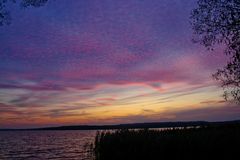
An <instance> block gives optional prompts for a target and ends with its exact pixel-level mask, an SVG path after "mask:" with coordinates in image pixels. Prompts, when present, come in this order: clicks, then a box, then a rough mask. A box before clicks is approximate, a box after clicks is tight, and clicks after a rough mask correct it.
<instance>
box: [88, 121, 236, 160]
mask: <svg viewBox="0 0 240 160" xmlns="http://www.w3.org/2000/svg"><path fill="white" fill-rule="evenodd" d="M239 146H240V123H231V124H215V125H208V126H195V127H182V128H169V129H163V130H156V129H147V128H145V129H137V130H136V129H135V130H134V129H120V130H117V131H102V132H97V134H96V137H95V144H94V147H93V150H92V152H93V155H94V159H95V160H113V159H114V160H158V159H163V160H164V159H165V160H166V159H209V158H214V159H216V158H220V159H236V158H235V157H238V156H239Z"/></svg>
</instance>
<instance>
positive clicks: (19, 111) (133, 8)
mask: <svg viewBox="0 0 240 160" xmlns="http://www.w3.org/2000/svg"><path fill="white" fill-rule="evenodd" d="M7 7H8V9H9V11H10V13H11V17H12V19H11V24H10V25H5V26H0V128H28V127H43V126H61V125H78V124H119V123H136V122H156V121H191V120H206V121H222V120H234V119H240V107H239V106H237V105H236V104H233V103H229V102H225V101H224V99H223V97H222V96H221V95H222V89H221V88H220V87H219V84H218V83H217V82H216V81H214V80H213V79H212V77H211V75H212V73H214V72H215V71H216V70H217V68H221V67H222V66H224V64H225V63H226V62H227V57H226V56H225V55H224V53H223V48H224V47H223V46H217V47H216V49H215V50H214V51H208V50H206V48H204V47H203V46H201V45H199V44H195V43H193V42H192V38H193V31H192V29H191V25H190V18H189V17H190V13H191V10H192V9H193V8H196V7H197V4H196V0H121V1H120V0H79V1H76V0H49V1H48V2H47V3H46V4H45V5H44V6H41V7H39V8H34V7H29V8H23V7H20V6H19V4H18V3H17V4H14V3H10V2H9V3H8V6H7Z"/></svg>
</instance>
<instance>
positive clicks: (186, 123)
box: [0, 120, 240, 131]
mask: <svg viewBox="0 0 240 160" xmlns="http://www.w3.org/2000/svg"><path fill="white" fill-rule="evenodd" d="M232 124H240V120H233V121H219V122H208V121H179V122H148V123H130V124H116V125H76V126H59V127H43V128H26V129H0V131H41V130H111V129H141V128H176V127H197V126H210V125H211V126H214V125H232Z"/></svg>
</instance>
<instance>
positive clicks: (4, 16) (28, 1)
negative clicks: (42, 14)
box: [0, 0, 48, 26]
mask: <svg viewBox="0 0 240 160" xmlns="http://www.w3.org/2000/svg"><path fill="white" fill-rule="evenodd" d="M47 1H48V0H21V1H20V3H19V4H20V6H21V7H24V8H27V7H30V6H32V7H41V6H44V5H45V4H46V3H47ZM9 3H17V0H0V26H3V25H9V24H10V23H11V15H10V11H9V10H8V9H7V5H8V4H9Z"/></svg>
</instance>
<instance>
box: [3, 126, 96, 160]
mask: <svg viewBox="0 0 240 160" xmlns="http://www.w3.org/2000/svg"><path fill="white" fill-rule="evenodd" d="M95 135H96V131H79V130H78V131H2V132H0V159H1V160H13V159H14V160H15V159H17V160H28V159H29V160H30V159H31V160H45V159H59V160H60V159H64V160H68V159H69V160H70V159H71V160H75V159H76V160H84V159H85V160H87V159H90V154H89V152H87V148H88V147H87V146H89V145H87V144H90V143H92V142H94V138H95Z"/></svg>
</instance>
